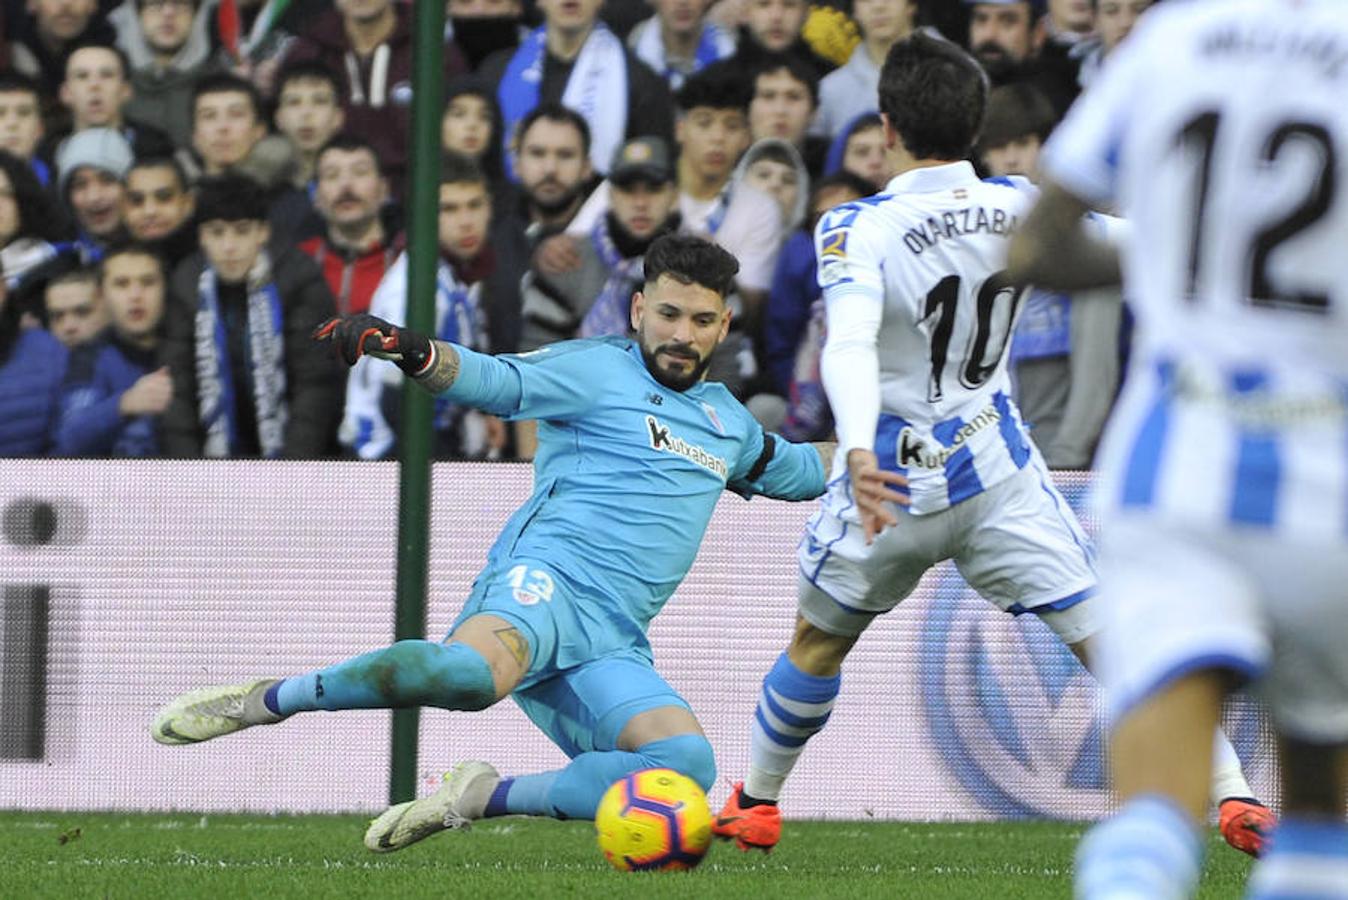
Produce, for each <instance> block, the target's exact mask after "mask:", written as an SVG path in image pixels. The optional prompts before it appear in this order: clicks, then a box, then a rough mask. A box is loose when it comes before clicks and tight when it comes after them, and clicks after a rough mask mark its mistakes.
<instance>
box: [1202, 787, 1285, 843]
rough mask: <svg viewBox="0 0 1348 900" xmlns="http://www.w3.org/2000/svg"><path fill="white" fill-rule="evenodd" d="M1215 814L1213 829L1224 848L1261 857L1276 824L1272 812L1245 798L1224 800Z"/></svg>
mask: <svg viewBox="0 0 1348 900" xmlns="http://www.w3.org/2000/svg"><path fill="white" fill-rule="evenodd" d="M1218 812H1219V813H1220V817H1219V818H1218V820H1217V821H1218V825H1217V827H1218V829H1219V830H1220V831H1221V832H1222V837H1223V838H1225V839H1226V842H1227V843H1228V844H1230V845H1231V846H1232V847H1235V848H1236V849H1237V850H1239V851H1241V852H1242V853H1248V854H1250V855H1251V856H1262V855H1263V853H1264V850H1265V849H1266V848H1267V847H1268V840H1269V838H1270V837H1271V836H1272V834H1273V829H1274V827H1276V826H1277V824H1278V820H1277V818H1275V817H1274V815H1273V810H1271V809H1269V808H1268V807H1267V806H1265V805H1264V804H1262V803H1260V802H1259V801H1258V800H1251V799H1250V798H1248V797H1228V798H1227V799H1225V800H1223V801H1222V803H1221V806H1220V807H1218Z"/></svg>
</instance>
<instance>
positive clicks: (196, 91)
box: [192, 72, 266, 125]
mask: <svg viewBox="0 0 1348 900" xmlns="http://www.w3.org/2000/svg"><path fill="white" fill-rule="evenodd" d="M207 94H243V95H244V96H245V97H247V98H248V103H249V104H250V105H251V106H252V107H253V121H254V122H265V121H266V119H264V118H263V117H262V95H261V94H259V93H258V92H257V88H255V87H253V83H252V82H251V81H247V80H246V79H243V78H240V77H239V76H237V75H231V74H229V73H228V72H214V73H212V74H210V75H203V76H202V77H201V78H200V79H198V80H197V83H196V84H195V85H193V86H192V124H193V125H196V123H197V101H198V100H200V99H201V98H202V97H205V96H206V95H207Z"/></svg>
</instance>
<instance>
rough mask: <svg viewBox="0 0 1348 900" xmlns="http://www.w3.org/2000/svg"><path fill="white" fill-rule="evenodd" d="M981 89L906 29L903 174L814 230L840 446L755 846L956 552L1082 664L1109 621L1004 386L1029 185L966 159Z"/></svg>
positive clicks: (756, 727)
mask: <svg viewBox="0 0 1348 900" xmlns="http://www.w3.org/2000/svg"><path fill="white" fill-rule="evenodd" d="M986 98H987V82H986V79H985V78H984V76H983V73H982V71H981V70H980V69H979V67H978V64H977V63H976V62H975V61H974V60H973V59H972V58H971V57H970V56H968V55H967V54H966V53H964V51H962V50H960V49H959V48H958V47H956V46H955V45H953V44H950V43H948V42H946V41H944V40H940V39H938V38H932V37H928V36H926V35H923V34H915V35H913V36H911V37H909V38H907V39H905V40H903V41H900V42H899V43H897V44H896V45H895V46H894V47H893V48H892V49H891V50H890V53H889V56H888V58H887V59H886V62H885V66H884V68H883V70H882V72H881V77H880V109H881V112H882V115H883V116H884V118H885V133H886V145H887V147H888V151H887V152H888V156H889V162H890V163H891V166H892V171H893V172H894V173H895V174H894V177H893V178H892V180H891V181H890V182H889V184H888V186H887V189H886V192H885V193H883V194H880V195H877V196H874V197H870V198H866V199H863V200H860V201H857V202H854V203H848V204H844V205H842V206H839V207H836V208H834V209H833V210H831V211H830V212H828V213H826V214H825V215H824V216H823V218H822V219H821V220H820V222H819V225H818V227H817V228H816V231H815V244H816V253H817V256H818V260H819V283H820V285H821V286H822V288H823V290H824V299H825V303H826V305H827V315H828V340H827V344H826V345H825V348H824V351H823V358H822V361H821V372H822V375H823V379H824V385H825V388H826V390H827V392H828V395H829V401H830V403H831V404H832V407H833V412H834V415H835V417H836V420H837V431H838V451H839V452H838V454H837V456H835V458H834V465H833V471H832V475H831V479H830V482H829V489H828V492H827V493H826V494H825V495H824V498H823V500H822V501H821V508H820V510H819V512H818V513H817V514H816V515H815V516H814V517H813V518H812V519H811V521H810V523H809V525H808V526H807V528H806V532H805V536H804V539H803V540H802V541H801V544H800V549H799V562H800V570H801V576H800V580H799V596H798V617H797V622H796V630H795V634H794V636H793V638H792V641H791V644H790V646H789V647H788V648H787V650H786V652H784V653H783V654H782V655H781V657H779V659H778V660H777V663H776V664H775V665H774V666H773V668H772V670H771V671H770V672H769V673H768V674H767V676H766V678H765V679H764V681H763V692H762V695H761V699H760V701H759V704H758V709H757V711H756V713H755V721H754V724H753V726H752V736H751V741H750V747H751V763H750V768H749V774H748V777H747V779H746V780H745V782H744V783H743V784H737V785H736V786H735V789H734V792H733V794H732V796H731V798H730V800H729V801H728V802H727V804H726V806H725V808H724V809H723V810H722V812H721V814H720V816H719V817H718V819H717V822H716V824H715V827H714V830H715V833H716V834H717V835H718V836H720V837H722V838H726V839H734V840H735V841H736V842H737V843H738V844H739V845H740V847H741V848H744V849H747V848H749V847H760V848H763V849H768V848H771V847H772V846H774V845H775V844H776V843H777V841H778V839H779V837H780V833H781V814H780V812H779V811H778V808H777V804H776V801H777V799H778V798H779V796H780V794H781V790H782V785H783V783H784V782H785V780H786V777H787V776H788V775H789V774H790V772H791V769H792V767H793V766H794V765H795V763H796V760H797V759H798V758H799V756H800V754H801V752H802V751H803V750H804V747H805V744H806V741H807V740H808V739H809V738H810V737H811V736H812V735H813V734H815V733H816V732H818V731H819V730H820V729H821V728H823V726H824V724H825V722H826V721H827V720H828V717H829V714H830V712H831V710H832V708H833V704H834V701H835V699H836V697H837V694H838V689H839V685H840V681H841V666H842V663H843V660H844V659H845V658H846V656H847V653H848V651H849V650H851V648H852V646H853V644H855V642H856V640H857V638H858V637H859V636H860V635H861V633H862V631H864V630H865V629H866V627H867V626H868V625H869V624H870V622H871V620H872V619H873V618H875V617H876V616H878V615H880V614H882V613H885V612H888V611H889V610H891V609H893V608H894V607H895V606H896V605H897V604H898V603H899V602H900V601H901V600H903V598H904V597H906V596H908V595H909V594H910V593H911V592H912V591H913V589H914V588H915V587H916V586H917V584H918V581H919V579H921V577H922V576H923V575H924V574H925V573H926V572H927V571H928V570H929V569H930V568H932V567H933V566H935V565H936V564H937V563H940V562H942V561H943V560H947V559H953V560H954V562H955V565H956V566H957V567H958V569H959V571H960V573H961V574H962V575H963V576H964V578H965V580H966V581H968V583H969V584H970V586H971V587H973V588H974V589H975V590H976V591H978V592H979V594H981V595H982V596H983V597H985V598H986V599H988V600H989V601H991V602H992V603H994V604H995V605H996V606H998V607H999V608H1001V609H1002V610H1004V611H1006V612H1009V613H1011V614H1013V615H1019V614H1022V613H1034V614H1035V615H1037V616H1039V618H1040V619H1041V620H1042V621H1043V622H1044V624H1046V625H1047V626H1048V627H1049V628H1051V629H1052V630H1053V631H1054V632H1055V633H1056V634H1057V635H1058V637H1059V638H1061V639H1062V641H1063V643H1065V644H1066V645H1067V646H1068V647H1070V648H1071V649H1072V651H1073V652H1074V653H1076V654H1077V656H1078V657H1080V658H1082V659H1083V660H1085V658H1086V642H1087V639H1088V638H1090V637H1091V636H1092V635H1094V634H1095V632H1096V631H1097V630H1098V629H1099V627H1100V615H1099V609H1098V602H1097V601H1096V600H1095V599H1094V597H1093V595H1094V593H1095V587H1096V573H1095V564H1094V559H1093V550H1092V549H1091V547H1090V544H1089V541H1088V539H1087V537H1086V535H1085V534H1084V532H1083V531H1082V529H1081V526H1080V524H1079V523H1078V522H1077V520H1076V517H1075V516H1074V515H1073V513H1072V511H1071V509H1070V508H1069V507H1068V505H1067V502H1066V501H1065V500H1064V499H1063V497H1062V496H1061V495H1060V494H1059V493H1058V490H1057V489H1056V488H1055V487H1054V484H1053V481H1052V479H1051V478H1050V477H1049V474H1048V469H1047V467H1046V466H1045V464H1044V461H1043V458H1042V457H1041V456H1040V454H1039V451H1038V449H1036V448H1035V447H1034V445H1033V444H1032V443H1031V441H1030V439H1029V437H1028V436H1027V434H1026V431H1025V428H1024V425H1023V424H1022V422H1021V420H1020V414H1019V412H1018V411H1017V409H1016V406H1015V403H1014V402H1013V401H1012V400H1011V397H1010V381H1009V378H1008V375H1007V370H1006V359H1007V353H1006V350H1007V344H1008V341H1009V338H1010V335H1011V330H1012V327H1013V325H1014V323H1015V318H1016V312H1017V307H1018V304H1019V302H1020V299H1021V294H1022V288H1021V286H1020V285H1018V284H1016V283H1014V282H1013V281H1012V280H1011V279H1010V278H1009V277H1008V276H1007V273H1006V272H1005V271H1004V267H1005V262H1006V254H1007V245H1008V242H1009V240H1010V237H1011V235H1012V233H1013V232H1014V230H1015V228H1016V226H1017V223H1018V222H1019V220H1020V219H1021V218H1022V217H1023V216H1024V214H1025V213H1026V211H1027V210H1028V208H1029V206H1030V204H1031V203H1032V201H1033V188H1032V187H1031V186H1030V184H1029V182H1028V181H1025V180H1024V179H1006V178H1001V179H991V180H989V181H980V180H979V178H978V177H977V175H976V174H975V173H974V169H973V166H972V165H971V164H969V163H968V162H965V161H964V160H965V159H966V158H967V157H968V156H969V153H970V151H971V149H972V146H973V143H974V141H975V139H976V138H977V135H978V130H979V127H980V124H981V122H982V118H983V110H984V106H985V103H986ZM1103 224H1104V223H1103V222H1102V221H1100V220H1096V221H1095V222H1094V223H1093V227H1097V228H1100V227H1103ZM905 480H906V485H907V487H906V489H903V488H899V487H898V485H900V484H902V483H904V481H905ZM900 490H903V491H905V493H906V496H904V497H903V502H902V503H900V502H896V499H895V498H896V497H898V496H899V494H898V493H896V492H897V491H900ZM1218 745H1219V746H1218V754H1219V759H1220V764H1219V766H1218V767H1217V773H1216V777H1215V778H1214V782H1213V799H1214V800H1216V801H1217V802H1218V803H1219V804H1220V805H1221V806H1222V808H1223V809H1222V812H1223V816H1224V819H1225V820H1227V821H1228V827H1226V828H1224V829H1223V834H1224V836H1225V837H1226V839H1227V840H1228V842H1230V843H1231V844H1232V845H1233V846H1236V847H1237V848H1238V849H1242V850H1245V851H1246V852H1255V851H1256V850H1257V849H1258V841H1259V840H1260V834H1259V831H1258V830H1257V828H1256V829H1251V828H1250V827H1248V826H1249V825H1250V824H1251V818H1250V817H1253V818H1254V820H1255V821H1254V824H1256V825H1258V826H1260V827H1262V825H1263V824H1267V823H1271V814H1269V813H1268V810H1267V809H1265V808H1264V807H1263V806H1261V805H1259V804H1258V803H1256V802H1254V801H1253V800H1252V798H1250V788H1249V785H1248V784H1247V783H1246V781H1245V778H1244V776H1243V774H1242V772H1241V768H1240V762H1239V760H1238V759H1237V758H1236V755H1235V751H1234V750H1233V749H1232V748H1231V745H1230V743H1229V742H1228V741H1227V740H1226V738H1225V737H1219V738H1218Z"/></svg>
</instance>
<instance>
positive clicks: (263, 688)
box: [150, 678, 285, 744]
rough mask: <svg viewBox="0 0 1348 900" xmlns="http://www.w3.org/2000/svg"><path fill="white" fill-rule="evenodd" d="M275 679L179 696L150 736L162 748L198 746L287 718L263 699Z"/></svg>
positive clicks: (156, 719) (158, 719)
mask: <svg viewBox="0 0 1348 900" xmlns="http://www.w3.org/2000/svg"><path fill="white" fill-rule="evenodd" d="M275 683H276V679H275V678H264V679H262V680H261V681H250V682H248V683H247V684H225V685H216V686H215V687H208V688H199V689H197V690H195V691H188V692H187V693H185V694H179V695H178V696H177V697H174V698H173V699H172V700H170V701H169V702H168V704H167V705H165V706H164V707H163V708H162V709H160V710H159V714H158V715H156V716H155V717H154V724H153V725H151V726H150V733H151V735H153V737H154V739H155V740H156V741H158V742H159V743H161V744H197V743H200V742H201V741H209V740H210V739H211V738H217V737H220V736H221V735H225V734H233V733H234V732H236V731H240V730H242V729H244V728H249V727H251V726H253V725H270V724H272V723H273V722H279V721H281V719H283V718H285V717H284V716H278V715H277V714H276V713H274V712H272V711H271V710H269V709H267V706H266V704H265V703H264V702H263V699H262V698H263V696H264V695H265V694H266V693H267V688H269V687H271V686H272V685H273V684H275Z"/></svg>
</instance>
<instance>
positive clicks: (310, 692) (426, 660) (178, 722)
mask: <svg viewBox="0 0 1348 900" xmlns="http://www.w3.org/2000/svg"><path fill="white" fill-rule="evenodd" d="M528 659H529V645H528V641H527V640H526V639H525V637H524V636H523V635H522V634H521V633H520V631H519V629H517V628H516V627H515V626H514V625H512V624H511V623H509V622H507V621H505V620H504V619H499V618H497V617H495V616H486V615H482V616H474V617H472V618H470V619H468V620H466V621H465V622H463V624H462V625H460V626H459V627H458V628H456V629H455V630H454V633H453V634H451V635H450V637H449V638H448V640H447V641H446V642H445V643H434V642H432V641H399V642H398V643H396V644H393V645H391V646H389V647H385V648H384V649H382V650H375V651H372V652H370V653H365V654H362V655H360V656H356V657H353V658H351V659H348V660H346V661H345V662H341V663H338V664H336V665H334V666H329V667H327V668H324V669H318V670H316V671H313V672H309V673H308V674H305V675H298V676H295V677H292V678H283V679H282V678H273V679H262V680H258V681H250V682H246V683H243V684H233V685H219V686H214V687H207V688H199V689H197V690H194V691H188V692H187V693H185V694H181V695H179V696H178V697H175V698H174V699H173V700H171V701H170V702H169V703H168V704H167V705H165V706H164V707H163V708H162V709H161V710H160V711H159V713H158V714H157V715H156V716H155V719H154V724H153V725H152V726H151V728H150V733H151V735H152V736H153V737H154V739H155V740H156V741H158V742H159V743H161V744H196V743H200V742H201V741H208V740H211V739H212V738H217V737H222V736H224V735H227V734H233V733H234V732H237V731H241V730H243V729H245V728H250V727H252V726H254V725H271V724H274V723H276V722H280V721H282V720H283V719H285V718H288V717H289V716H291V715H294V714H295V713H298V712H310V711H313V710H320V709H321V710H340V709H394V708H399V707H408V706H436V707H440V708H441V709H455V710H467V711H476V710H481V709H486V708H487V707H488V706H491V705H492V704H493V703H495V702H496V701H497V700H499V699H500V698H501V697H503V696H505V695H506V694H508V693H510V691H512V690H513V689H514V687H515V685H516V684H518V683H519V680H520V678H521V677H522V676H523V673H524V669H525V667H526V666H527V664H528Z"/></svg>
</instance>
